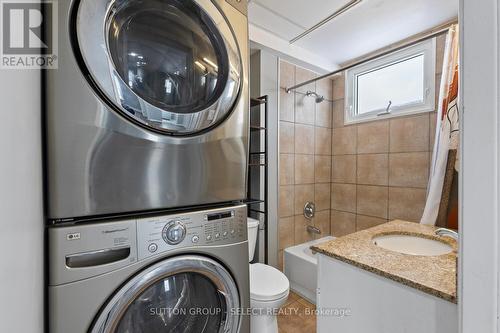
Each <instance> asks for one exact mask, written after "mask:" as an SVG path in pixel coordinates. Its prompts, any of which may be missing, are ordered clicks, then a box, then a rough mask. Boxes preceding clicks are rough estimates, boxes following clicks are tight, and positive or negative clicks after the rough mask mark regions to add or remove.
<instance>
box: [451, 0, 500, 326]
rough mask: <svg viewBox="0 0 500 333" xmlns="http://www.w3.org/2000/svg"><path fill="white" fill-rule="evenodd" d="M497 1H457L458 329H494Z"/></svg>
mask: <svg viewBox="0 0 500 333" xmlns="http://www.w3.org/2000/svg"><path fill="white" fill-rule="evenodd" d="M499 8H500V6H499V3H498V2H497V0H482V1H480V3H478V2H477V1H474V0H460V11H459V12H460V17H459V22H460V45H461V47H460V66H461V87H460V106H461V108H460V109H461V145H462V147H461V148H462V149H461V172H460V177H461V179H460V180H461V182H460V194H459V195H460V202H461V210H460V218H459V226H460V233H461V235H460V244H459V245H460V250H459V270H458V288H457V289H458V290H457V292H458V305H459V318H460V319H459V320H460V325H459V327H460V332H463V333H469V332H471V333H473V332H482V333H489V332H500V330H499V324H498V321H499V320H498V316H499V315H500V312H499V306H498V302H499V294H498V291H499V277H498V273H499V272H498V269H499V258H500V256H499V254H498V251H499V238H500V234H499V228H498V218H499V208H498V207H499V196H498V191H499V187H500V186H499V148H500V139H499V133H500V129H499V119H500V114H499V97H500V94H499V88H500V86H499V77H500V73H499V67H500V58H499V42H498V40H499V37H500V34H499V22H498V17H499Z"/></svg>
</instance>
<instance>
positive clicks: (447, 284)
mask: <svg viewBox="0 0 500 333" xmlns="http://www.w3.org/2000/svg"><path fill="white" fill-rule="evenodd" d="M435 229H436V227H433V226H428V225H423V224H419V223H413V222H406V221H401V220H395V221H391V222H388V223H384V224H381V225H378V226H376V227H373V228H370V229H366V230H362V231H358V232H355V233H352V234H349V235H346V236H343V237H339V238H336V239H334V240H331V241H328V242H326V243H320V244H316V245H314V246H312V247H311V249H312V250H313V251H317V252H319V253H322V254H325V255H327V256H330V257H333V258H335V259H338V260H341V261H343V262H346V263H349V264H351V265H354V266H357V267H359V268H362V269H364V270H367V271H370V272H372V273H375V274H378V275H381V276H383V277H386V278H388V279H391V280H394V281H396V282H399V283H402V284H405V285H407V286H409V287H412V288H415V289H418V290H421V291H423V292H426V293H428V294H431V295H434V296H437V297H440V298H442V299H445V300H447V301H450V302H453V303H457V274H456V269H457V266H456V261H457V244H456V242H455V240H453V239H452V238H450V237H438V236H436V235H435V234H434V230H435ZM384 234H386V235H387V234H403V235H418V236H421V237H424V238H431V239H436V240H441V241H444V242H446V243H448V244H449V245H451V246H452V248H453V252H451V253H448V254H444V255H440V256H420V255H409V254H403V253H399V252H393V251H389V250H385V249H383V248H381V247H378V246H376V245H375V244H373V241H372V238H373V237H374V236H378V235H384Z"/></svg>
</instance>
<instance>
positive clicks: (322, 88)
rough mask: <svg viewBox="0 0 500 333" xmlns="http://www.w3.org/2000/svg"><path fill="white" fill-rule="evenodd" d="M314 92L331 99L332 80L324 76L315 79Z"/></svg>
mask: <svg viewBox="0 0 500 333" xmlns="http://www.w3.org/2000/svg"><path fill="white" fill-rule="evenodd" d="M316 92H317V93H318V94H319V95H321V96H323V97H324V98H325V99H327V100H329V101H331V100H332V99H333V80H332V79H331V78H326V79H322V80H318V81H316Z"/></svg>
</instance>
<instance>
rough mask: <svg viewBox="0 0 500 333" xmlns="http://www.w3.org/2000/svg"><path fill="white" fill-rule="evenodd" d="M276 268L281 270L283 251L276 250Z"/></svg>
mask: <svg viewBox="0 0 500 333" xmlns="http://www.w3.org/2000/svg"><path fill="white" fill-rule="evenodd" d="M278 269H279V270H280V271H282V272H283V251H278Z"/></svg>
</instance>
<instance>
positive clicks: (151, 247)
mask: <svg viewBox="0 0 500 333" xmlns="http://www.w3.org/2000/svg"><path fill="white" fill-rule="evenodd" d="M156 250H158V245H156V243H151V244H149V246H148V251H149V252H151V253H155V252H156Z"/></svg>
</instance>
